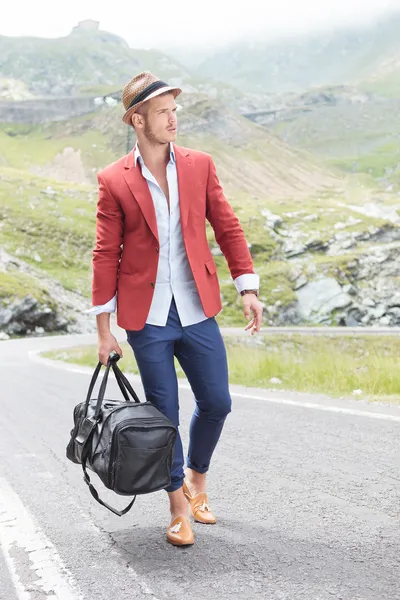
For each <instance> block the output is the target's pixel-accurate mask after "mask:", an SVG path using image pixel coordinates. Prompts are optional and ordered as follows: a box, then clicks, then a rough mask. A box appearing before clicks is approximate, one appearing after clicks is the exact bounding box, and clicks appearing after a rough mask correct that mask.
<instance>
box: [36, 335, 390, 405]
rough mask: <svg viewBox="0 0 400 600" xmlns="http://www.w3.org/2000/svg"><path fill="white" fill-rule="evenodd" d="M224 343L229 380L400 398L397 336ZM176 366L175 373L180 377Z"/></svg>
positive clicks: (72, 358)
mask: <svg viewBox="0 0 400 600" xmlns="http://www.w3.org/2000/svg"><path fill="white" fill-rule="evenodd" d="M226 343H227V351H228V360H229V371H230V381H231V383H232V384H240V385H245V386H249V387H265V388H271V387H272V385H271V383H270V379H271V378H272V377H277V378H279V379H280V380H281V381H282V384H280V385H278V386H276V385H275V387H279V388H282V389H286V390H296V391H300V392H311V393H313V392H315V393H323V394H328V395H329V396H333V397H341V396H350V395H352V394H353V392H354V391H355V390H361V391H362V393H361V394H359V395H357V396H355V397H356V398H364V399H368V400H381V401H385V402H391V403H400V375H399V373H400V339H398V338H395V337H383V336H381V337H378V336H377V337H375V336H374V337H371V336H362V335H359V336H357V337H354V338H350V337H345V338H341V337H334V336H326V337H325V336H323V337H322V336H321V337H320V336H318V337H317V336H311V335H310V336H300V335H298V334H294V335H288V334H280V335H275V334H273V335H271V336H262V337H259V338H257V339H256V340H254V339H251V338H243V339H242V340H236V341H235V340H227V342H226ZM122 349H123V352H124V358H123V359H122V360H121V363H120V364H121V368H122V369H123V370H124V371H127V372H131V373H137V372H138V370H137V366H136V363H135V359H134V356H133V353H132V350H131V349H130V347H129V346H128V344H126V343H125V344H122ZM44 356H46V357H48V358H51V359H55V360H63V361H66V362H70V363H76V364H80V365H85V366H91V367H94V366H95V365H96V362H97V350H96V348H95V347H92V346H85V347H77V348H73V349H71V350H68V351H66V350H62V351H55V352H54V351H53V352H47V353H45V354H44ZM177 367H178V376H183V372H182V370H181V369H180V367H179V366H178V365H177Z"/></svg>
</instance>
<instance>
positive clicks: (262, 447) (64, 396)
mask: <svg viewBox="0 0 400 600" xmlns="http://www.w3.org/2000/svg"><path fill="white" fill-rule="evenodd" d="M91 339H92V337H91V336H83V337H82V338H79V337H77V336H74V337H73V336H71V337H68V338H67V337H62V338H54V337H53V338H42V339H31V340H14V341H7V342H1V343H0V383H1V385H0V394H1V395H0V542H1V547H2V550H3V552H0V598H1V600H54V599H56V600H110V599H112V600H128V599H129V600H133V599H135V600H148V599H149V598H150V599H153V600H157V599H158V600H224V599H229V600H245V599H246V600H256V599H257V600H260V599H262V600H263V599H266V600H269V599H271V600H275V599H276V600H297V599H301V600H325V599H329V600H331V599H332V598H334V599H341V600H370V599H373V600H383V599H400V528H399V525H400V522H399V517H400V469H399V467H400V435H399V434H400V409H397V408H393V407H392V408H390V407H384V406H375V405H367V404H363V403H359V402H357V401H339V400H331V399H329V398H328V397H320V396H307V395H304V394H288V393H268V392H265V391H263V390H250V389H244V388H238V387H233V388H232V392H233V412H232V414H231V415H230V416H229V419H228V421H227V423H226V427H225V430H224V433H223V437H222V439H221V442H220V445H219V447H218V449H217V453H216V455H215V459H214V463H213V468H212V470H211V471H210V475H209V496H210V501H211V503H212V506H213V509H214V511H215V513H216V514H217V517H218V523H217V525H215V526H204V525H200V524H196V525H195V526H194V531H195V536H196V542H195V545H194V546H193V547H191V548H188V549H180V548H174V547H172V546H170V545H168V544H167V543H166V541H165V529H166V527H167V524H168V510H167V502H166V497H165V493H164V492H159V493H157V494H153V495H151V496H147V497H141V498H139V499H138V500H137V504H136V505H135V507H134V509H133V511H132V512H131V513H130V514H129V515H127V516H125V517H122V518H118V517H116V516H114V515H112V514H111V513H108V512H107V511H106V510H105V509H103V508H102V507H101V506H99V505H98V504H97V503H95V502H94V500H93V499H92V498H91V496H90V495H89V493H88V490H87V488H86V487H85V485H84V482H83V481H82V477H81V473H80V468H79V467H78V466H77V465H73V464H72V463H69V462H68V461H67V460H66V458H65V446H66V443H67V441H68V436H69V430H70V429H71V427H72V409H73V407H74V405H75V404H76V403H77V402H79V401H81V400H83V399H84V395H85V393H86V389H87V385H88V381H89V377H90V374H89V371H88V370H85V369H78V368H74V367H69V368H68V367H65V366H64V365H53V364H52V363H50V362H46V361H44V362H43V361H41V360H40V359H39V358H38V357H37V355H36V352H37V351H39V350H41V349H47V348H51V347H54V348H59V347H60V346H68V345H75V344H76V343H79V342H88V341H90V340H91ZM133 381H134V382H135V385H136V388H137V390H138V392H139V393H140V395H141V396H142V391H141V388H140V386H139V384H138V383H137V379H133ZM111 383H112V388H113V390H114V389H115V387H114V382H111ZM115 393H116V394H117V392H116V391H115ZM142 397H143V396H142ZM192 407H193V400H192V397H191V394H190V391H189V390H188V389H187V386H186V385H185V384H183V385H182V387H181V412H182V418H181V422H182V433H183V439H187V429H188V422H189V416H190V413H191V410H192ZM104 496H105V497H106V498H108V499H109V500H110V499H112V500H113V501H114V502H115V504H117V505H119V506H122V504H123V503H124V500H125V499H123V498H118V497H114V498H113V497H112V495H111V494H110V493H109V492H107V493H104Z"/></svg>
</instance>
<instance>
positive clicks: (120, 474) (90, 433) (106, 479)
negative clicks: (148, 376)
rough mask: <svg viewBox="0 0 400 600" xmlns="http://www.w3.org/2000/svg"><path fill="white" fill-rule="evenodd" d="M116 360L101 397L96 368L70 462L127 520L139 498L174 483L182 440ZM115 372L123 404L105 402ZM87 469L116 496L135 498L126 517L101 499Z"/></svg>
mask: <svg viewBox="0 0 400 600" xmlns="http://www.w3.org/2000/svg"><path fill="white" fill-rule="evenodd" d="M118 359H119V356H118V355H117V354H113V355H111V356H110V359H109V361H108V364H107V367H106V370H105V373H104V377H103V381H102V383H101V386H100V390H99V396H98V398H97V399H92V398H91V396H92V393H93V390H94V386H95V383H96V380H97V377H98V375H99V373H100V370H101V367H102V365H101V363H100V362H99V364H98V365H97V367H96V370H95V372H94V374H93V377H92V380H91V382H90V385H89V390H88V394H87V397H86V401H85V402H82V403H80V404H78V405H77V406H76V407H75V409H74V428H73V430H72V431H71V439H70V441H69V443H68V446H67V458H69V460H71V461H72V462H74V463H78V464H81V465H82V469H83V473H84V480H85V482H86V483H87V485H88V486H89V489H90V492H91V494H92V496H93V497H94V498H95V499H96V500H97V502H99V503H100V504H102V505H103V506H105V507H106V508H108V509H109V510H111V511H112V512H113V513H114V514H116V515H118V516H122V515H124V514H126V513H127V512H128V511H129V510H130V509H131V507H132V505H133V503H134V501H135V499H136V494H150V493H151V492H156V491H158V490H161V489H163V488H165V487H167V486H168V485H169V484H170V482H171V465H172V456H173V451H174V444H175V439H176V436H177V430H176V427H175V426H174V425H173V424H172V422H171V421H170V420H169V419H168V418H167V417H166V416H165V415H163V414H162V413H161V412H160V411H159V410H158V409H157V408H156V406H154V404H152V403H151V402H140V400H139V398H138V397H137V395H136V393H135V391H134V390H133V388H132V386H131V384H130V383H129V381H128V380H127V378H126V377H125V375H124V374H123V373H122V372H121V370H120V369H119V368H118V366H117V364H116V362H117V360H118ZM110 369H112V370H113V372H114V375H115V378H116V380H117V383H118V386H119V388H120V390H121V392H122V395H123V397H124V400H107V399H105V398H104V395H105V391H106V386H107V381H108V375H109V372H110ZM87 468H89V469H91V470H92V471H93V472H94V473H96V474H97V475H98V476H99V477H100V479H101V481H102V482H103V483H104V485H105V486H106V487H107V488H108V489H110V490H113V491H114V492H115V493H116V494H121V495H124V496H125V495H126V496H131V495H135V498H133V500H132V501H131V502H130V504H129V505H128V506H127V507H126V508H125V509H124V510H122V511H119V510H117V509H115V508H112V507H111V506H110V505H109V504H107V503H106V502H104V501H103V500H101V499H100V498H99V495H98V493H97V491H96V489H95V488H94V487H93V485H92V483H91V481H90V477H89V474H88V472H87Z"/></svg>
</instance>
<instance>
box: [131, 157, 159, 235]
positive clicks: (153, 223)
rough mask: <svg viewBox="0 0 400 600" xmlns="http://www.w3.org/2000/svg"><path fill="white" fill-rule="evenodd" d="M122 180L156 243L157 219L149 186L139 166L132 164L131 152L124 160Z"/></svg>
mask: <svg viewBox="0 0 400 600" xmlns="http://www.w3.org/2000/svg"><path fill="white" fill-rule="evenodd" d="M124 166H125V172H124V178H125V181H126V183H127V184H128V186H129V189H130V190H131V192H132V194H133V196H134V198H135V200H136V202H137V203H138V204H139V206H140V209H141V211H142V213H143V216H144V218H145V219H146V223H147V225H148V226H149V228H150V231H151V232H152V234H153V235H154V237H155V238H156V240H157V241H158V230H157V218H156V212H155V210H154V204H153V199H152V197H151V194H150V190H149V186H148V185H147V181H146V179H145V178H144V177H143V175H142V172H141V169H140V166H139V165H136V166H135V164H134V160H133V152H131V153H130V154H129V155H128V156H127V159H126V160H125V165H124Z"/></svg>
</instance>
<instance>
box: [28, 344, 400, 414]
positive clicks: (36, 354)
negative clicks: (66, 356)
mask: <svg viewBox="0 0 400 600" xmlns="http://www.w3.org/2000/svg"><path fill="white" fill-rule="evenodd" d="M40 352H42V351H30V352H29V357H30V359H31V360H33V361H35V362H39V363H42V364H45V365H47V366H50V367H54V368H56V369H63V370H65V371H70V372H72V373H80V374H81V375H88V374H90V373H91V372H92V371H93V370H91V369H89V368H88V367H86V368H85V367H79V366H75V365H72V364H71V365H69V364H67V363H63V362H61V361H60V362H59V361H56V360H51V359H48V358H41V357H40ZM126 375H127V376H128V378H129V379H132V378H133V379H136V380H137V381H140V377H139V376H138V375H131V374H129V373H126ZM178 387H179V388H180V389H183V390H191V387H190V385H188V384H187V383H179V380H178ZM231 396H234V397H236V398H247V399H248V400H261V401H263V402H270V403H272V404H281V405H284V406H295V407H298V408H309V409H312V410H322V411H324V412H332V413H341V414H344V415H351V416H355V417H366V418H368V419H378V420H381V421H394V422H396V423H400V415H390V414H388V413H378V412H371V411H367V410H357V409H356V408H346V407H345V406H333V405H326V404H318V403H316V402H303V401H301V400H299V401H297V400H285V399H284V398H278V397H277V396H268V397H266V396H259V395H257V394H243V393H241V392H235V391H234V390H232V388H231Z"/></svg>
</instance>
